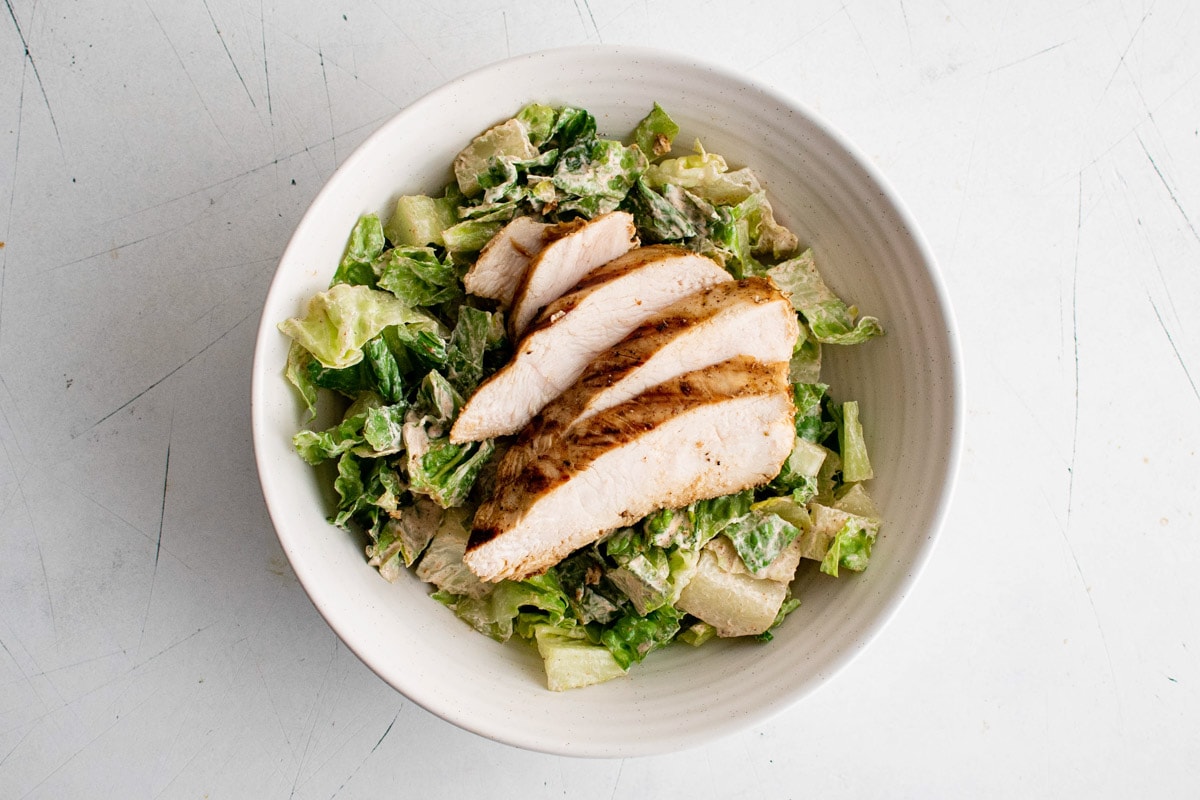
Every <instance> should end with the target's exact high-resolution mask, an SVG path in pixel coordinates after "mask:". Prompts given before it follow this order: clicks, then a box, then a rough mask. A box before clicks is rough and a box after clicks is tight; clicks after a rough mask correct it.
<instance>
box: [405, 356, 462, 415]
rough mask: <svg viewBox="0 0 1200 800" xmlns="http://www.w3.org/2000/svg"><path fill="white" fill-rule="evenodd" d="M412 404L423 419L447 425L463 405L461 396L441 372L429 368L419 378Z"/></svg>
mask: <svg viewBox="0 0 1200 800" xmlns="http://www.w3.org/2000/svg"><path fill="white" fill-rule="evenodd" d="M413 405H414V410H415V411H416V412H417V413H418V414H420V415H421V416H422V417H424V418H425V419H427V420H432V421H433V422H435V423H437V424H438V425H439V426H444V427H449V424H450V423H451V422H453V421H454V418H455V417H457V416H458V412H459V409H461V408H462V406H463V397H462V395H461V394H459V393H458V392H457V391H456V390H455V389H454V386H453V385H451V383H450V381H448V380H446V378H445V376H443V375H442V373H440V372H438V371H437V370H431V371H430V372H429V374H428V375H426V376H425V377H424V378H422V379H421V384H420V386H418V387H417V396H416V398H415V400H414V403H413Z"/></svg>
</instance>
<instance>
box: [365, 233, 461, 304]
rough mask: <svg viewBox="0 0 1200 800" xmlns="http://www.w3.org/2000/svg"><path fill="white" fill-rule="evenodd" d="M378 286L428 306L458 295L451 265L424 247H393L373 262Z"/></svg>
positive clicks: (399, 296) (459, 293)
mask: <svg viewBox="0 0 1200 800" xmlns="http://www.w3.org/2000/svg"><path fill="white" fill-rule="evenodd" d="M376 266H377V268H378V269H379V281H378V284H379V288H380V289H386V290H387V291H389V292H391V293H392V294H394V295H395V296H396V297H398V298H399V299H400V300H402V301H404V303H406V304H407V305H409V306H414V307H415V306H431V305H435V304H437V303H444V302H446V301H447V300H453V299H454V298H456V297H461V296H462V287H461V285H460V284H459V280H458V273H457V271H456V270H455V268H454V265H453V264H451V263H449V262H448V261H447V262H443V261H441V260H439V259H438V257H437V253H435V252H434V251H433V249H432V248H428V247H396V248H393V249H392V250H389V251H387V252H386V253H384V254H383V256H382V257H381V258H380V259H379V261H378V263H377V264H376Z"/></svg>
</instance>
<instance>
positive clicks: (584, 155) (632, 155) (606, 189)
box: [551, 139, 646, 218]
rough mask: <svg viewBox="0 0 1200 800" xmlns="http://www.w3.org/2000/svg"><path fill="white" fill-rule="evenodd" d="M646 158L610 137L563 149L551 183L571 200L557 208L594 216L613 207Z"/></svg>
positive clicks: (637, 150)
mask: <svg viewBox="0 0 1200 800" xmlns="http://www.w3.org/2000/svg"><path fill="white" fill-rule="evenodd" d="M645 170H646V157H645V156H644V155H643V154H642V151H641V150H639V149H637V148H636V147H626V146H625V145H623V144H621V143H620V142H618V141H613V140H610V139H593V140H590V141H588V140H585V141H581V142H579V143H578V144H575V145H573V146H571V147H570V148H568V149H566V150H563V151H562V152H561V154H560V155H559V159H558V165H557V166H556V167H555V168H554V175H553V177H552V178H551V182H552V183H553V184H554V186H555V187H556V188H557V189H559V190H561V191H562V192H564V193H565V194H567V195H568V196H570V197H571V198H572V199H569V200H565V201H563V202H562V203H560V204H559V210H560V211H578V212H579V213H581V214H583V215H584V216H585V217H589V218H590V217H594V216H597V215H599V214H604V213H607V212H609V211H612V210H613V209H615V208H616V207H617V206H618V205H620V203H621V201H622V200H624V199H625V195H627V194H628V193H629V190H630V188H631V187H632V186H633V184H634V181H636V180H637V179H638V177H639V176H640V175H641V174H642V173H643V172H645Z"/></svg>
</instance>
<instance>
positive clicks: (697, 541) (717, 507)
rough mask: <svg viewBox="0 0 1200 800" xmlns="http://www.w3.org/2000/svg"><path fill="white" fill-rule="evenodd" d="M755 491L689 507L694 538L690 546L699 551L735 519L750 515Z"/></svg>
mask: <svg viewBox="0 0 1200 800" xmlns="http://www.w3.org/2000/svg"><path fill="white" fill-rule="evenodd" d="M753 502H754V490H753V489H747V490H746V491H744V492H737V493H735V494H727V495H723V496H721V497H714V498H712V499H710V500H698V501H696V502H695V503H692V504H691V505H690V506H688V509H687V515H688V520H689V522H690V523H691V528H692V531H693V536H692V540H691V542H690V543H689V544H688V546H689V547H690V548H691V549H699V548H700V547H702V546H703V545H704V544H705V543H706V542H708V541H709V540H710V539H712V538H713V537H714V536H716V535H717V534H719V533H720V532H721V531H723V530H724V529H725V527H726V526H727V525H729V524H730V523H731V522H733V521H734V520H735V519H738V518H740V517H744V516H746V514H748V513H750V505H751V504H752V503H753Z"/></svg>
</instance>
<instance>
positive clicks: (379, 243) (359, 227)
mask: <svg viewBox="0 0 1200 800" xmlns="http://www.w3.org/2000/svg"><path fill="white" fill-rule="evenodd" d="M383 247H384V240H383V226H382V225H381V224H380V223H379V217H378V215H376V214H364V215H363V216H361V217H359V218H358V222H356V223H355V224H354V227H353V228H352V229H351V231H350V241H348V242H347V243H346V252H345V254H344V255H343V256H342V263H340V264H339V265H338V268H337V272H335V273H333V280H332V281H331V282H330V285H331V286H332V285H335V284H339V283H349V284H355V285H359V286H373V285H374V284H375V271H374V270H373V269H372V268H371V263H372V262H373V261H374V260H375V259H376V258H378V257H379V254H380V253H382V252H383Z"/></svg>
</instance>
